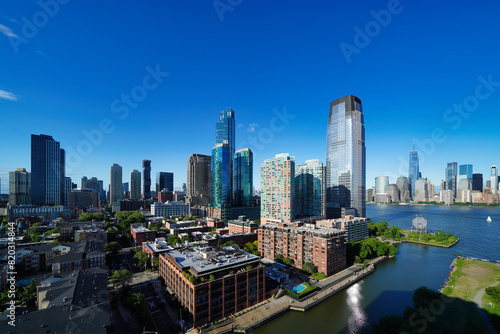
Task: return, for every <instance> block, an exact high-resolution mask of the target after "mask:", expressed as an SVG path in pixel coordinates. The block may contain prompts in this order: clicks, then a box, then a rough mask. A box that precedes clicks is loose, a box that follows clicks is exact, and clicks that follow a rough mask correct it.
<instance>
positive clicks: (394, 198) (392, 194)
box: [385, 184, 401, 202]
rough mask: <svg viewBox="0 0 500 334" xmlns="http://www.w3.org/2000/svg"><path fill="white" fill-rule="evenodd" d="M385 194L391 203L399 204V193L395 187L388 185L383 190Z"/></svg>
mask: <svg viewBox="0 0 500 334" xmlns="http://www.w3.org/2000/svg"><path fill="white" fill-rule="evenodd" d="M385 192H386V194H387V195H388V196H389V198H390V201H391V202H400V201H401V199H400V191H399V188H398V186H397V185H395V184H389V185H388V186H387V188H386V189H385Z"/></svg>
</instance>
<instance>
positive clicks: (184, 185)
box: [181, 183, 187, 195]
mask: <svg viewBox="0 0 500 334" xmlns="http://www.w3.org/2000/svg"><path fill="white" fill-rule="evenodd" d="M181 191H182V192H183V193H184V195H186V194H187V185H186V183H183V184H182V185H181Z"/></svg>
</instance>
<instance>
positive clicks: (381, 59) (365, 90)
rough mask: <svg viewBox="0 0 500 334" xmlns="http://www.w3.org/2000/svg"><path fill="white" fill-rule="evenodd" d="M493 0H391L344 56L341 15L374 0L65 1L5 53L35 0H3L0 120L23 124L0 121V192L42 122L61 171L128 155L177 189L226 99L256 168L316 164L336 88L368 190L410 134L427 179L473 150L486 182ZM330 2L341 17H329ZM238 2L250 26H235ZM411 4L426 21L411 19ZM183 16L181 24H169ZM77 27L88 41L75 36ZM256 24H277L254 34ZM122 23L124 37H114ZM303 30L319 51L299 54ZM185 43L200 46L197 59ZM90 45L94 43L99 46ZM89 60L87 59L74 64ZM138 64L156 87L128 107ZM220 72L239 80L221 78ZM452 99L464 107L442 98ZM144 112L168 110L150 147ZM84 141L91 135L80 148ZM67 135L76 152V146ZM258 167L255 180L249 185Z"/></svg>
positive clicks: (23, 161) (126, 164) (404, 153)
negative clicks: (230, 6) (373, 30)
mask: <svg viewBox="0 0 500 334" xmlns="http://www.w3.org/2000/svg"><path fill="white" fill-rule="evenodd" d="M499 6H500V5H499V4H498V3H494V2H485V3H483V4H482V5H481V6H467V5H466V4H456V5H455V6H453V8H448V7H447V6H445V5H444V4H439V5H437V7H436V8H434V11H432V12H430V11H429V10H428V7H427V6H425V5H424V4H422V3H418V2H415V3H414V2H411V3H410V2H408V3H407V2H405V3H401V6H400V7H401V8H400V9H401V10H400V11H399V12H398V13H397V14H394V15H393V16H392V17H391V22H390V23H389V24H387V25H386V26H383V27H382V26H380V32H379V33H377V34H375V35H374V34H372V35H373V36H371V35H370V36H369V41H368V42H366V41H365V44H366V46H363V47H356V48H357V50H358V51H359V52H358V53H352V54H351V55H350V56H349V59H350V62H348V61H347V58H346V54H345V53H344V52H343V51H342V49H341V48H340V45H341V44H342V43H345V44H342V45H346V44H349V45H354V46H356V41H358V42H359V43H361V42H360V38H358V39H359V40H357V39H356V36H357V33H356V31H357V30H355V29H354V28H356V27H357V28H359V30H360V31H364V29H365V27H366V26H367V24H368V23H370V22H372V21H375V18H374V16H373V14H371V12H372V11H374V12H380V11H381V10H384V9H385V8H387V3H386V2H377V3H370V4H358V5H357V6H356V8H354V6H351V5H348V4H341V5H333V4H317V5H316V7H315V8H313V9H311V12H314V14H315V15H314V16H311V15H307V13H309V11H305V13H304V7H303V6H299V5H298V4H287V5H286V6H284V3H273V4H269V3H265V4H264V3H259V2H256V3H244V4H241V5H239V6H236V7H235V8H234V10H233V11H227V12H225V13H224V14H223V18H224V20H221V18H220V16H219V13H218V12H217V11H216V10H215V9H214V8H213V6H212V4H211V3H207V4H203V5H201V8H200V10H199V11H193V9H192V8H190V7H189V6H188V4H181V3H179V4H160V5H151V6H144V7H139V8H136V6H133V5H132V4H129V3H125V4H123V6H122V7H120V8H118V9H117V8H115V6H112V4H104V5H102V8H101V11H99V12H95V11H94V10H92V6H85V5H83V4H76V3H68V4H66V5H61V8H60V11H59V13H58V14H57V16H56V17H55V18H51V19H50V22H49V24H47V25H46V26H44V27H40V28H39V29H38V30H39V32H38V34H36V36H34V37H30V38H28V39H27V41H28V42H27V43H21V44H19V45H18V50H17V52H16V50H14V48H13V42H12V38H14V37H12V36H13V35H15V36H18V38H17V41H20V40H21V39H20V37H23V23H22V22H23V21H22V20H21V18H22V17H26V18H28V20H29V19H31V18H32V17H33V14H34V13H37V12H38V11H40V10H41V8H40V7H39V6H38V5H37V4H36V3H32V4H19V3H9V4H8V5H4V7H3V8H2V9H3V10H2V13H3V14H4V15H5V16H3V17H0V24H1V25H2V27H5V28H2V30H1V32H2V34H0V47H2V49H3V50H5V52H3V53H2V59H3V62H1V63H0V68H1V71H2V73H3V74H4V78H5V79H4V80H3V81H2V82H1V83H0V90H1V92H2V93H1V94H0V108H1V109H2V110H3V113H2V114H3V116H4V124H17V122H18V120H19V118H22V119H23V120H24V123H23V127H22V128H16V127H4V129H3V130H4V136H6V137H12V138H16V140H15V141H12V142H10V143H9V144H8V145H7V144H3V145H2V153H3V154H2V164H0V177H1V190H0V191H1V193H4V194H5V193H7V192H8V172H9V171H14V170H16V169H17V168H26V169H27V170H28V171H30V172H31V170H30V153H29V152H30V144H29V136H30V135H31V134H47V135H50V136H52V137H53V138H54V139H55V140H56V141H58V142H60V143H61V148H63V149H65V150H66V152H67V157H66V160H67V168H66V176H69V177H71V179H72V180H73V182H75V183H78V180H80V179H81V177H82V176H84V175H93V176H96V177H97V178H98V179H101V180H103V181H104V184H105V187H104V188H107V185H108V184H109V174H108V172H109V171H108V168H109V166H111V165H112V164H113V163H118V164H120V166H122V167H123V173H125V174H124V175H129V173H130V172H131V171H132V170H134V169H137V170H142V168H141V161H142V160H144V159H151V160H152V171H151V172H152V173H156V172H159V171H164V170H168V171H172V172H173V173H174V176H175V180H174V186H175V188H176V189H179V187H180V185H181V183H183V182H186V169H185V165H186V162H187V160H188V158H189V156H190V155H191V154H193V153H197V154H205V155H210V152H211V149H212V147H213V146H212V145H211V143H212V142H213V139H214V131H213V130H214V120H216V119H217V113H219V112H220V111H222V110H224V109H225V108H226V107H231V108H232V109H233V110H235V112H236V115H237V118H236V124H235V126H236V130H237V133H238V134H237V135H236V141H235V145H236V147H235V149H236V150H237V149H241V148H244V147H249V148H250V149H252V151H253V152H254V164H255V166H259V165H261V164H262V163H263V162H264V160H266V159H269V158H272V157H273V156H275V155H276V154H279V153H281V152H289V153H290V154H291V155H293V156H295V157H296V159H297V161H306V160H309V159H319V160H320V161H321V162H323V163H326V161H325V159H324V149H325V144H324V136H325V134H326V124H325V123H326V119H327V117H328V116H327V112H328V111H327V109H328V104H329V102H330V101H332V100H333V99H335V98H337V97H338V96H345V95H347V94H353V95H356V96H358V97H360V99H361V100H362V101H363V104H364V109H365V125H366V129H367V130H366V142H367V143H368V144H367V184H366V186H367V187H368V188H369V187H371V186H373V185H374V178H375V177H376V176H379V175H388V176H390V177H391V180H395V178H397V177H398V176H399V175H406V172H402V171H401V170H400V166H403V170H407V168H408V161H407V159H408V152H409V151H411V145H412V139H413V138H414V137H415V138H416V150H417V151H418V152H419V157H420V170H421V172H422V175H424V176H425V177H428V178H429V179H430V180H432V182H433V183H434V184H439V181H440V180H441V179H443V172H442V170H443V166H446V163H448V162H450V161H458V162H459V163H462V161H461V160H462V159H461V158H460V156H463V154H464V153H465V154H467V161H463V162H464V163H472V164H473V165H474V169H475V172H478V173H482V174H483V175H485V180H486V179H487V177H486V176H487V175H489V171H490V168H491V166H492V165H498V164H499V163H500V162H499V161H498V160H497V159H496V158H495V155H494V154H491V152H492V151H493V152H494V149H493V142H494V140H492V139H494V138H496V133H495V131H494V129H493V127H489V126H488V124H490V122H493V123H495V121H496V120H498V119H499V117H500V116H499V115H498V113H497V112H496V110H497V109H498V105H500V94H498V89H499V88H498V87H499V84H498V82H499V80H500V74H499V73H500V71H499V69H500V68H499V64H498V62H497V61H496V59H498V55H499V53H500V47H499V46H498V45H495V44H492V43H488V41H491V40H494V38H495V34H494V32H495V31H497V30H498V29H497V27H498V22H497V21H496V18H495V17H494V13H497V12H498V9H499ZM264 8H265V10H263V9H264ZM337 12H342V13H344V14H345V15H340V16H339V17H338V18H337V19H336V20H335V22H332V20H331V16H332V14H334V13H337ZM276 15H279V16H280V20H279V21H276V20H275V17H276ZM81 16H85V17H89V18H92V21H96V22H109V20H110V18H111V20H112V23H113V24H111V25H112V26H116V27H119V26H120V27H122V28H121V29H120V32H118V31H116V30H114V28H113V29H108V28H109V27H108V25H105V26H102V25H94V26H88V25H87V24H85V23H84V22H81V20H78V19H77V18H79V17H81ZM249 16H250V17H252V18H253V19H258V20H259V22H260V23H261V25H260V26H259V27H257V28H256V27H254V26H251V25H248V24H246V23H245V22H247V18H248V17H249ZM299 17H300V19H301V20H300V24H297V22H298V18H299ZM422 17H425V18H426V22H427V23H426V25H424V26H422V24H421V18H422ZM9 18H10V19H12V20H9ZM188 19H189V20H193V21H194V22H196V24H193V25H191V26H189V27H188V28H187V29H186V30H185V31H183V32H179V33H175V34H174V33H170V32H171V31H172V30H175V29H176V27H178V26H181V25H182V23H183V22H184V21H185V20H188ZM130 22H134V24H130ZM375 22H376V21H375ZM104 27H106V28H104ZM6 29H8V30H6ZM83 30H86V31H87V30H88V32H89V33H88V36H92V39H90V38H83V37H81V33H80V32H81V31H83ZM108 30H109V31H108ZM9 31H10V32H9ZM268 31H276V32H275V35H273V36H270V37H269V36H267V32H268ZM127 35H128V36H131V37H132V38H123V37H121V36H127ZM136 36H147V38H136ZM213 36H217V38H214V37H213ZM241 36H245V37H246V36H252V37H251V38H241ZM254 36H255V37H254ZM292 36H293V38H292ZM311 36H317V38H316V37H315V38H311ZM423 36H425V38H424V37H423ZM74 37H77V38H74ZM82 38H83V39H82ZM318 40H321V43H320V45H322V47H323V49H322V50H321V51H320V52H314V53H311V52H310V51H309V50H315V49H317V45H318ZM14 41H16V39H14ZM186 41H191V42H190V43H187V42H186ZM359 43H358V44H359ZM14 45H15V43H14ZM196 45H203V46H204V53H203V57H205V58H204V60H203V61H200V60H199V59H198V57H199V52H195V50H196V48H197V47H196ZM228 45H231V46H232V48H233V49H234V50H236V51H237V52H238V56H237V57H234V55H232V54H229V53H228V54H226V53H224V52H221V50H224V49H225V48H227V46H228ZM464 45H466V46H467V47H466V48H464ZM299 46H300V47H299ZM95 50H99V51H100V52H101V55H100V58H99V59H96V57H95V52H96V51H95ZM178 50H179V51H178ZM180 50H182V51H180ZM264 51H265V54H266V58H265V60H263V58H262V56H261V54H262V52H264ZM269 51H272V52H269ZM145 54H146V55H145ZM284 54H286V55H289V56H287V57H283V55H284ZM89 59H92V62H91V64H92V65H88V64H87V63H88V60H89ZM429 59H431V60H432V61H430V60H429ZM110 64H113V65H112V66H111V65H110ZM204 64H210V66H205V65H204ZM296 65H298V66H296ZM193 66H194V67H193ZM456 68H460V71H456ZM155 73H156V76H154V75H153V74H155ZM167 73H168V74H167ZM436 73H439V75H438V76H437V77H436ZM148 75H149V79H150V80H149V81H147V84H148V87H152V86H155V85H156V86H155V87H156V88H154V89H152V90H147V97H146V98H144V100H141V101H132V102H133V103H134V105H135V104H137V105H136V106H134V107H129V106H128V105H127V104H126V103H123V102H122V101H121V97H122V94H125V95H131V94H132V91H133V90H134V88H137V87H142V85H143V79H144V78H146V76H148ZM235 77H240V78H243V79H244V80H241V83H239V84H238V85H232V86H231V85H229V83H230V82H233V80H234V78H235ZM332 78H333V80H331V79H332ZM340 78H342V80H339V79H340ZM360 79H361V80H360ZM61 83H64V85H62V84H61ZM478 87H479V89H478ZM136 91H137V92H138V91H139V90H137V89H136V90H134V92H136ZM82 92H85V94H82ZM193 93H194V94H195V96H196V98H194V99H193V98H192V96H193ZM134 94H135V93H134ZM478 94H479V95H478ZM134 96H135V95H134ZM254 96H259V99H255V98H254ZM139 100H140V99H139ZM115 101H117V102H116V103H115ZM475 102H478V104H477V105H476V104H475ZM460 104H462V105H463V104H465V105H466V108H462V109H460V108H459V107H455V105H460ZM112 106H114V107H112ZM454 110H455V111H454ZM460 110H461V111H460ZM143 115H148V116H147V117H148V118H149V119H152V118H154V119H155V124H169V127H170V129H171V130H170V131H167V132H162V142H166V143H167V145H162V146H161V149H160V150H159V149H158V148H157V147H156V146H157V145H145V142H144V135H143V134H144V133H151V131H154V129H153V128H150V127H149V124H150V122H144V116H143ZM287 115H288V116H287ZM415 115H418V117H417V121H415ZM188 116H189V117H188ZM191 116H192V117H191ZM381 116H382V117H381ZM287 117H288V118H287ZM108 120H109V122H108ZM402 124H404V125H405V126H402ZM111 129H112V130H111ZM94 130H95V131H94ZM193 130H194V131H193ZM388 130H390V131H388ZM183 131H189V135H188V136H187V137H186V138H184V139H183V140H182V145H179V144H178V142H177V138H178V136H179V135H180V134H182V133H183ZM85 134H87V135H88V136H90V138H91V139H92V140H91V139H89V138H88V137H87V136H86V135H85ZM259 136H260V137H259ZM252 138H257V139H259V138H263V139H264V140H257V141H255V139H254V140H253V142H254V144H252ZM84 142H88V143H90V146H89V147H84V146H81V145H83V144H82V143H84ZM168 143H172V144H171V145H168ZM209 143H210V144H209ZM78 145H80V146H81V148H82V149H88V151H90V153H89V154H88V155H85V156H84V155H82V154H78V155H77V154H75V152H76V151H77V147H78ZM458 147H460V149H461V151H460V152H458V151H457V148H458ZM388 152H390V155H388V154H387V153H388ZM459 155H460V156H459ZM464 160H465V159H464ZM257 170H258V168H255V171H254V184H256V185H258V184H260V175H259V173H258V172H257ZM153 175H155V174H153ZM75 180H76V181H75Z"/></svg>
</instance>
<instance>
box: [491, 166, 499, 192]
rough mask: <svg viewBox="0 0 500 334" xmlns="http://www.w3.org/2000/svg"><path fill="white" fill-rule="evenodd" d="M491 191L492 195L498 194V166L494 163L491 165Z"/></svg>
mask: <svg viewBox="0 0 500 334" xmlns="http://www.w3.org/2000/svg"><path fill="white" fill-rule="evenodd" d="M491 191H492V192H493V195H496V194H498V168H497V166H496V165H493V166H491Z"/></svg>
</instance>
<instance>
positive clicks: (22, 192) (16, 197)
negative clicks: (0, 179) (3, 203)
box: [9, 168, 31, 205]
mask: <svg viewBox="0 0 500 334" xmlns="http://www.w3.org/2000/svg"><path fill="white" fill-rule="evenodd" d="M20 204H31V173H30V172H27V171H26V169H24V168H18V169H16V170H15V171H12V172H9V205H20Z"/></svg>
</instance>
